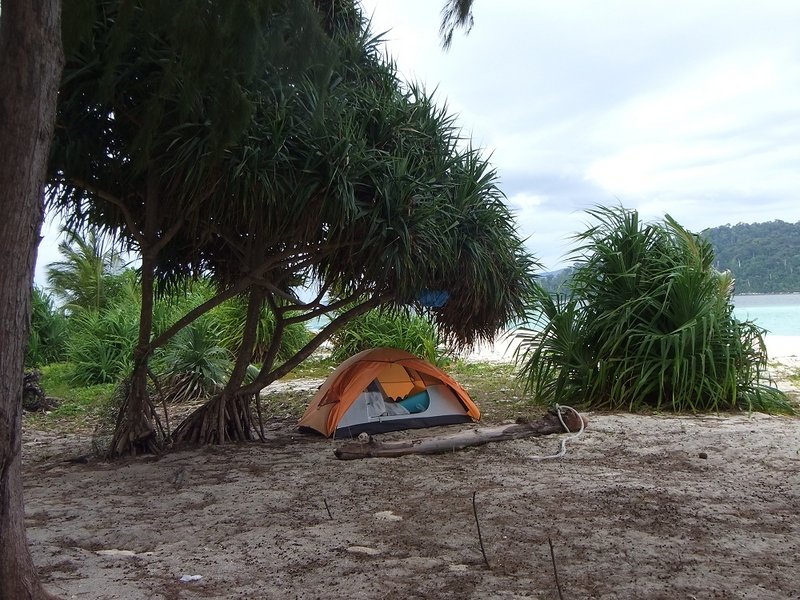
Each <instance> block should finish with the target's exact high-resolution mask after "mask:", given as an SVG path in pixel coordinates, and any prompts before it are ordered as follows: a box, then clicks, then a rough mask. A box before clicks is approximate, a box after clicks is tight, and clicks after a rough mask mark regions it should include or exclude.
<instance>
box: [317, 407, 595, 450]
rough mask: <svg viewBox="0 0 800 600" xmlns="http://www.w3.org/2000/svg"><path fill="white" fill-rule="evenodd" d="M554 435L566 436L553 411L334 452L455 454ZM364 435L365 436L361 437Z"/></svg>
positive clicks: (576, 425) (572, 427) (571, 418)
mask: <svg viewBox="0 0 800 600" xmlns="http://www.w3.org/2000/svg"><path fill="white" fill-rule="evenodd" d="M561 418H562V419H564V424H565V425H566V426H567V428H568V429H569V431H579V430H580V428H581V420H583V424H584V427H585V426H586V418H585V417H581V416H578V415H577V414H576V413H573V412H572V411H567V410H562V412H561ZM553 433H566V432H565V431H564V427H563V426H562V425H561V422H560V421H559V419H558V415H557V414H556V413H555V412H554V411H553V412H549V413H547V414H546V415H545V416H543V417H542V418H541V419H536V420H535V421H529V422H526V423H515V424H513V425H501V426H498V427H480V428H477V429H468V430H466V431H459V432H458V433H453V434H450V435H441V436H434V437H429V438H422V439H415V440H399V441H393V442H376V441H375V440H374V439H372V438H371V437H370V438H369V440H368V441H365V442H361V441H353V442H347V443H345V444H342V445H341V446H339V447H338V448H336V449H335V450H334V451H333V452H334V454H335V455H336V458H338V459H340V460H353V459H356V458H395V457H397V456H405V455H407V454H442V453H445V452H454V451H456V450H461V449H462V448H468V447H470V446H481V445H483V444H488V443H489V442H502V441H505V440H516V439H519V438H525V437H536V436H541V435H550V434H553ZM362 435H363V434H362Z"/></svg>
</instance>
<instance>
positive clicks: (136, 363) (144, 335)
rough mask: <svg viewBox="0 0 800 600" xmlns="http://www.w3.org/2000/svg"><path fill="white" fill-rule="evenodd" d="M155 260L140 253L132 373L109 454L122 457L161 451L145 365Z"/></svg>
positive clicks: (151, 317)
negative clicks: (140, 269)
mask: <svg viewBox="0 0 800 600" xmlns="http://www.w3.org/2000/svg"><path fill="white" fill-rule="evenodd" d="M154 272H155V259H154V258H153V257H152V255H151V253H150V252H148V251H143V252H142V307H141V310H140V312H139V338H138V340H137V343H136V348H135V349H134V351H133V373H132V374H131V380H130V385H129V386H128V389H127V390H126V393H125V400H124V402H123V404H122V406H121V407H120V412H119V415H118V416H117V424H116V427H115V428H114V436H113V438H112V440H111V448H110V449H109V454H110V455H111V456H123V455H126V454H137V453H156V452H158V451H159V449H160V448H161V443H160V440H159V439H158V436H157V435H156V428H155V421H156V413H155V408H154V406H153V403H152V400H151V399H150V393H149V392H148V389H147V361H148V353H149V345H150V335H151V332H152V329H153V304H154V296H153V284H154V281H153V279H154Z"/></svg>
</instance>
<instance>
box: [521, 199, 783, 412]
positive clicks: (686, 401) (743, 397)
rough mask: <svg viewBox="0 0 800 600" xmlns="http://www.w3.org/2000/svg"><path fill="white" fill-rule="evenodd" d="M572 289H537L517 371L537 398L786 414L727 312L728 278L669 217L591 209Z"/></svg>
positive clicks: (753, 337) (758, 350)
mask: <svg viewBox="0 0 800 600" xmlns="http://www.w3.org/2000/svg"><path fill="white" fill-rule="evenodd" d="M589 214H590V215H591V216H592V217H593V218H594V219H595V220H596V221H597V224H596V225H594V226H592V227H590V228H589V229H588V230H587V231H585V232H583V233H581V234H579V235H578V236H577V238H576V241H577V244H576V246H577V247H576V248H575V251H574V254H573V258H574V259H575V270H574V272H573V274H572V279H571V282H570V284H569V286H570V290H569V292H568V293H567V294H559V295H556V296H552V297H551V296H550V294H548V292H546V291H545V290H544V289H543V288H541V287H539V286H537V301H536V302H535V303H534V304H533V305H532V306H531V314H530V316H529V319H530V320H531V321H533V322H534V323H536V327H534V328H533V329H532V330H529V331H526V332H524V333H523V336H522V337H523V341H522V344H521V346H520V348H521V353H522V354H521V359H522V368H521V373H522V376H523V378H524V380H525V382H526V383H527V386H528V389H529V390H530V391H531V392H532V393H533V394H534V395H535V396H536V397H538V398H539V399H540V400H542V401H547V402H561V403H565V404H574V405H576V406H577V405H583V406H587V407H591V408H599V409H612V410H619V409H625V410H632V409H634V410H635V409H637V408H643V407H647V408H654V409H657V410H672V411H692V412H694V411H717V410H730V409H737V408H745V409H747V410H753V409H756V410H789V405H788V404H787V403H786V399H785V397H784V395H783V394H782V393H781V392H780V391H779V390H777V389H776V388H774V387H770V386H769V382H768V376H767V372H766V362H767V354H766V348H765V346H764V341H763V338H762V334H763V331H762V330H760V329H759V328H758V327H757V326H756V325H755V324H754V323H752V322H749V321H739V320H737V319H736V317H735V316H734V315H733V306H732V303H731V295H732V292H733V280H732V278H731V276H730V273H720V272H718V271H715V270H714V268H713V267H712V265H713V261H714V252H713V249H712V247H711V245H710V243H709V242H708V241H706V240H703V239H702V238H700V237H699V236H697V235H694V234H692V233H690V232H688V231H687V230H686V229H684V228H683V227H681V226H680V225H679V224H678V223H677V222H676V221H675V220H674V219H672V218H670V217H666V219H665V220H664V222H663V223H643V222H642V221H641V220H640V219H639V215H638V213H637V212H636V211H632V210H625V209H622V208H603V207H601V208H597V209H594V210H591V211H589Z"/></svg>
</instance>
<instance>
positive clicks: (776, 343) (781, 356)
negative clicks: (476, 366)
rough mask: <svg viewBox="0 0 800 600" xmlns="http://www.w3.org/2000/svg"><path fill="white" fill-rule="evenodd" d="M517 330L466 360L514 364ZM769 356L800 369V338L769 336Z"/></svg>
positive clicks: (486, 344) (485, 346) (775, 360)
mask: <svg viewBox="0 0 800 600" xmlns="http://www.w3.org/2000/svg"><path fill="white" fill-rule="evenodd" d="M515 333H516V330H510V331H506V332H504V333H501V334H500V335H498V336H497V337H496V338H495V340H494V342H493V343H484V344H478V345H477V346H476V347H475V348H473V349H472V351H471V352H469V353H468V354H467V355H466V356H465V357H464V358H466V359H467V360H471V361H481V362H513V361H514V352H515V351H516V349H517V347H518V346H519V342H520V340H519V338H516V337H515V335H514V334H515ZM764 341H765V342H766V344H767V354H768V355H769V360H770V362H776V363H780V364H783V365H786V366H789V367H798V368H800V336H796V335H767V336H766V337H765V339H764Z"/></svg>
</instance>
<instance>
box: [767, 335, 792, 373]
mask: <svg viewBox="0 0 800 600" xmlns="http://www.w3.org/2000/svg"><path fill="white" fill-rule="evenodd" d="M764 341H765V342H766V344H767V354H768V356H769V360H770V362H778V363H781V364H784V365H788V366H794V367H800V336H799V335H767V336H766V337H765V338H764Z"/></svg>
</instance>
